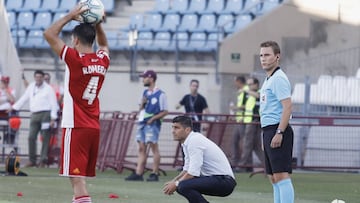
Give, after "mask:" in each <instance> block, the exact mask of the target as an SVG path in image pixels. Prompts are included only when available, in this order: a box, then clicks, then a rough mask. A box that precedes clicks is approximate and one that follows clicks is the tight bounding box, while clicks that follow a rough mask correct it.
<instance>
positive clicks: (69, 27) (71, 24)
mask: <svg viewBox="0 0 360 203" xmlns="http://www.w3.org/2000/svg"><path fill="white" fill-rule="evenodd" d="M65 15H66V12H57V13H55V15H54V18H53V22H55V21H57V20H59V19H60V18H62V17H64V16H65ZM78 24H79V22H78V21H75V20H72V21H70V22H69V23H68V24H66V25H65V26H64V28H63V31H65V32H70V31H71V30H72V29H73V28H74V27H75V26H76V25H78Z"/></svg>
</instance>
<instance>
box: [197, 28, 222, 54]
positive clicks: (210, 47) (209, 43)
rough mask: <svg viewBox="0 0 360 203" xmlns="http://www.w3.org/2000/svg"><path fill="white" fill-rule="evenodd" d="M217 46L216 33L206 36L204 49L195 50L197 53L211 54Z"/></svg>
mask: <svg viewBox="0 0 360 203" xmlns="http://www.w3.org/2000/svg"><path fill="white" fill-rule="evenodd" d="M217 46H218V33H210V34H208V36H207V40H206V43H205V46H204V47H199V48H197V51H199V52H213V51H215V50H216V49H217Z"/></svg>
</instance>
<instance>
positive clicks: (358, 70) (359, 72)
mask: <svg viewBox="0 0 360 203" xmlns="http://www.w3.org/2000/svg"><path fill="white" fill-rule="evenodd" d="M356 77H357V78H360V68H358V69H357V71H356Z"/></svg>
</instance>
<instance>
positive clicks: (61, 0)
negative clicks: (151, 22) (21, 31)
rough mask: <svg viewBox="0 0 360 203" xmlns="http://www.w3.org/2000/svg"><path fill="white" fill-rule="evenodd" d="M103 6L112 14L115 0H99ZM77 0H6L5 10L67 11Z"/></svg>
mask: <svg viewBox="0 0 360 203" xmlns="http://www.w3.org/2000/svg"><path fill="white" fill-rule="evenodd" d="M101 1H102V2H103V4H104V6H105V12H106V13H108V14H112V13H113V12H114V9H115V0H101ZM77 2H78V0H7V1H6V2H5V7H6V10H8V11H14V12H23V11H32V12H43V11H51V12H67V11H69V10H70V9H72V8H73V7H74V6H75V5H76V4H77Z"/></svg>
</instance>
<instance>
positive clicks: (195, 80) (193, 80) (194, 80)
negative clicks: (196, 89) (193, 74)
mask: <svg viewBox="0 0 360 203" xmlns="http://www.w3.org/2000/svg"><path fill="white" fill-rule="evenodd" d="M193 82H195V83H197V84H199V80H197V79H192V80H190V85H191V83H193Z"/></svg>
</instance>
